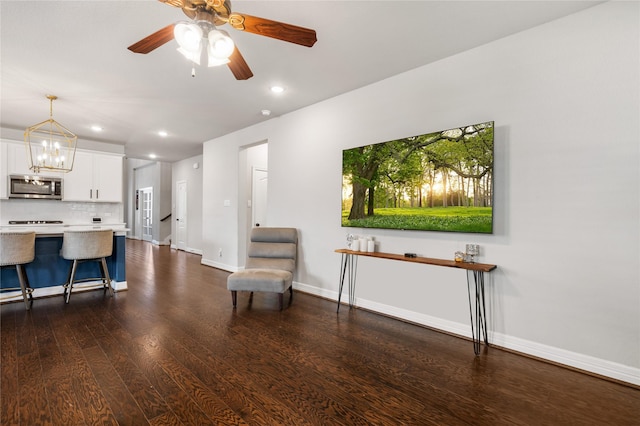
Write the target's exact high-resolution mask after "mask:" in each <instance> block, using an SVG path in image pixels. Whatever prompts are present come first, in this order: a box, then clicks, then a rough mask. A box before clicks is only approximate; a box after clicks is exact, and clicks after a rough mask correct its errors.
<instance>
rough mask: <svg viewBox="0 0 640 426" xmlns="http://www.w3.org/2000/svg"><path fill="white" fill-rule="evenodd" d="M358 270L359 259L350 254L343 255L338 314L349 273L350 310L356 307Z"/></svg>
mask: <svg viewBox="0 0 640 426" xmlns="http://www.w3.org/2000/svg"><path fill="white" fill-rule="evenodd" d="M357 268H358V257H357V256H354V255H351V254H349V253H342V260H341V262H340V287H339V289H338V309H336V312H340V300H341V298H342V289H343V288H344V277H345V275H347V271H348V275H347V279H348V280H349V309H351V308H353V306H354V301H355V291H356V272H357Z"/></svg>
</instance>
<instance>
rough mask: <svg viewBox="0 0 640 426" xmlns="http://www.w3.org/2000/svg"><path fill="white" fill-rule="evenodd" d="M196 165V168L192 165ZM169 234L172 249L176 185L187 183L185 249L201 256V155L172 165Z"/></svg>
mask: <svg viewBox="0 0 640 426" xmlns="http://www.w3.org/2000/svg"><path fill="white" fill-rule="evenodd" d="M196 164H197V166H198V167H197V168H194V165H196ZM171 174H172V182H171V188H173V190H172V194H173V195H172V199H171V214H172V220H171V234H172V235H173V236H174V238H173V240H172V243H171V245H172V247H174V246H175V245H176V238H175V235H176V220H175V219H176V218H177V215H176V185H177V182H179V181H186V182H187V241H186V243H187V248H186V251H189V252H193V253H197V254H202V199H203V197H206V194H204V193H203V192H202V155H198V156H195V157H191V158H188V159H186V160H182V161H178V162H175V163H173V164H172V173H171Z"/></svg>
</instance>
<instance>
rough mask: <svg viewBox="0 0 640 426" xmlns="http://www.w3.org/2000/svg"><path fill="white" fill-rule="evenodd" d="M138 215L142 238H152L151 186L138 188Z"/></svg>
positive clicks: (146, 239)
mask: <svg viewBox="0 0 640 426" xmlns="http://www.w3.org/2000/svg"><path fill="white" fill-rule="evenodd" d="M139 191H140V215H141V217H140V218H141V220H140V223H141V224H142V239H143V240H144V241H151V240H152V239H153V188H152V187H149V188H140V190H139Z"/></svg>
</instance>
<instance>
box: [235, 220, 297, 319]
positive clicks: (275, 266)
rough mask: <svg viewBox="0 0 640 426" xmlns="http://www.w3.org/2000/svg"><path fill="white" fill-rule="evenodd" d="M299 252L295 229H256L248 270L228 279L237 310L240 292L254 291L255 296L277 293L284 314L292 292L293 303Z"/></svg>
mask: <svg viewBox="0 0 640 426" xmlns="http://www.w3.org/2000/svg"><path fill="white" fill-rule="evenodd" d="M297 249H298V231H297V229H295V228H260V227H258V228H253V229H252V230H251V237H250V243H249V247H248V249H247V262H246V264H245V267H244V270H242V271H238V272H234V273H233V274H231V275H229V277H228V278H227V288H228V289H229V290H231V300H232V302H233V307H234V309H235V308H236V306H237V302H238V291H250V292H251V295H253V292H254V291H261V292H271V293H277V294H278V303H279V306H280V310H282V307H283V299H284V292H285V291H286V290H287V289H288V290H289V295H290V296H289V303H291V300H292V299H293V287H292V282H293V273H294V271H295V268H296V254H297Z"/></svg>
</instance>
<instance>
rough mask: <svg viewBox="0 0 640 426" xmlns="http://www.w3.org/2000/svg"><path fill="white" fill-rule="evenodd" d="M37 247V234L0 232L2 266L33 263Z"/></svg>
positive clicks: (29, 232)
mask: <svg viewBox="0 0 640 426" xmlns="http://www.w3.org/2000/svg"><path fill="white" fill-rule="evenodd" d="M35 247H36V233H35V232H32V231H28V232H0V266H7V265H24V264H25V263H29V262H32V261H33V259H34V258H35V253H36V252H35Z"/></svg>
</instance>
